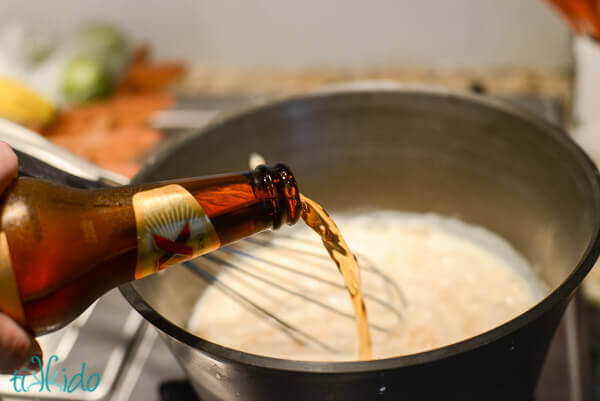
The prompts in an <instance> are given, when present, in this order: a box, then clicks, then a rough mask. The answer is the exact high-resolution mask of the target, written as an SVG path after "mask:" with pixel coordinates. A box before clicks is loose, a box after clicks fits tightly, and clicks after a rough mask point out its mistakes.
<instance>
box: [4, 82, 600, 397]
mask: <svg viewBox="0 0 600 401" xmlns="http://www.w3.org/2000/svg"><path fill="white" fill-rule="evenodd" d="M0 134H2V135H0V139H4V140H7V141H9V143H11V144H12V145H13V146H15V147H16V148H17V149H18V150H21V151H22V153H21V154H20V170H21V172H22V173H25V174H29V175H34V176H40V177H43V178H47V179H50V180H54V181H58V182H63V183H68V184H70V185H74V186H80V187H88V188H90V187H99V186H103V185H106V183H107V182H109V183H110V182H112V183H125V182H126V181H127V180H126V179H124V178H123V177H119V176H117V175H115V174H110V173H108V172H106V171H103V170H101V169H98V168H97V167H95V166H90V165H89V163H85V162H83V161H81V160H79V159H77V158H73V157H71V156H69V155H65V156H64V157H60V158H57V157H56V154H57V153H56V151H57V150H56V149H53V150H52V151H50V152H47V153H46V154H44V155H40V154H38V153H36V152H39V151H40V150H39V149H38V148H40V147H41V148H49V147H48V144H47V143H44V144H42V145H44V146H39V145H40V144H39V143H38V142H40V141H42V140H41V139H40V138H36V137H31V136H30V135H29V134H30V133H29V134H28V133H27V132H25V131H23V130H22V129H20V128H18V127H15V126H14V125H11V124H8V123H6V122H4V121H1V120H0ZM13 134H14V135H13ZM50 147H51V146H50ZM59 151H60V150H59ZM256 151H258V152H260V153H262V154H263V155H264V156H265V157H266V158H267V160H271V161H282V162H285V163H287V164H289V165H290V166H291V167H292V170H293V171H294V173H295V175H296V177H297V179H298V183H299V184H300V188H301V189H302V191H303V192H304V193H306V194H307V195H310V197H312V198H314V199H316V200H318V201H319V202H321V203H322V204H324V205H325V206H326V207H327V208H328V209H329V210H333V211H342V210H344V209H355V208H357V207H362V208H365V209H368V208H392V209H399V210H406V211H415V212H427V211H431V212H436V213H440V214H445V215H452V216H457V217H460V218H461V219H463V220H465V221H467V222H469V223H473V224H479V225H482V226H485V227H487V228H488V229H490V230H492V231H495V232H497V233H499V234H500V235H502V236H503V237H505V238H506V239H507V240H508V241H510V242H511V243H512V245H513V246H514V247H515V248H516V249H517V250H519V251H520V252H521V253H522V254H523V255H524V256H525V257H526V258H527V259H528V260H529V261H530V262H531V263H532V264H533V266H535V268H536V271H537V273H538V274H539V275H540V277H541V278H542V279H543V280H544V281H545V282H546V283H547V284H548V286H549V287H550V288H551V289H552V291H551V293H550V294H549V295H548V296H547V297H546V298H545V299H544V300H543V301H542V302H540V303H539V304H538V305H535V306H534V307H532V308H531V309H530V310H528V311H527V312H525V313H523V314H522V315H520V316H518V317H517V318H515V319H513V320H512V321H509V322H506V323H505V324H503V325H502V326H500V327H498V328H496V329H493V330H491V331H489V332H487V333H482V334H481V335H479V336H476V337H474V338H471V339H468V340H466V341H462V342H460V343H457V344H453V345H451V346H448V347H444V348H440V349H437V350H433V351H430V352H425V353H420V354H415V355H409V356H405V357H399V358H389V359H384V360H376V361H370V362H346V363H323V362H298V361H289V360H280V359H274V358H266V357H260V356H255V355H250V354H246V353H243V352H239V351H236V350H232V349H228V348H225V347H221V346H219V345H217V344H213V343H210V342H208V341H205V340H203V339H201V338H198V337H195V336H194V335H192V334H190V333H188V332H187V331H186V330H185V329H184V327H185V326H186V323H187V319H188V317H189V316H190V314H191V310H192V307H193V305H194V303H195V301H196V299H197V297H198V296H199V295H200V294H201V293H202V291H203V290H204V288H205V287H204V286H205V284H204V282H203V281H202V280H201V279H200V278H198V277H197V276H196V275H195V274H192V273H191V272H190V271H188V270H187V269H186V268H185V267H174V268H171V269H169V270H167V271H165V272H163V273H161V274H159V275H156V276H154V277H149V278H146V279H144V280H141V281H138V282H135V283H132V284H129V285H125V286H123V287H122V291H123V293H124V294H125V296H126V297H127V299H128V300H129V301H130V302H131V304H132V305H133V306H134V307H135V308H136V309H137V310H138V311H139V312H140V313H141V314H142V315H143V316H144V317H145V318H146V319H148V320H149V321H150V322H152V323H153V324H154V325H155V326H156V327H158V328H159V332H160V333H161V335H162V337H163V338H164V340H165V341H166V342H167V344H168V345H169V347H170V348H171V350H172V351H173V353H174V354H175V355H176V357H177V358H178V359H179V361H180V363H181V364H182V366H183V367H184V368H185V370H186V371H187V373H188V375H189V377H190V379H191V381H192V383H193V385H194V387H195V389H196V390H197V392H198V393H199V394H200V396H201V397H202V399H203V401H217V400H221V401H225V400H227V401H229V400H244V401H254V400H260V401H265V400H267V401H268V400H298V401H304V400H315V399H316V400H344V401H352V400H361V401H363V400H371V399H373V400H380V399H381V400H396V399H406V400H442V399H443V400H461V401H463V400H478V401H479V400H482V399H485V400H521V399H523V400H527V399H530V397H531V394H532V392H533V389H534V387H535V384H536V380H537V377H538V375H539V372H540V368H541V365H542V362H543V360H544V356H545V354H546V351H547V349H548V345H549V343H550V341H551V339H552V336H553V334H554V332H555V329H556V327H557V325H558V322H559V320H560V318H561V316H562V313H563V312H564V309H565V307H566V305H567V303H568V301H569V300H570V298H571V297H572V295H573V293H574V291H575V290H576V289H577V286H578V285H579V284H580V283H581V281H582V280H583V278H584V277H585V275H586V274H587V273H588V271H589V270H590V269H591V267H592V265H593V263H594V261H595V260H596V258H597V256H598V253H599V251H600V245H599V243H600V240H599V235H598V233H599V228H600V185H599V180H598V172H597V170H596V168H595V167H594V165H593V164H592V162H591V161H590V160H589V159H588V158H587V157H586V156H585V154H584V153H583V152H582V151H581V150H580V149H579V148H578V147H577V146H576V145H575V144H574V143H573V142H572V141H571V140H570V139H569V138H568V137H567V135H566V134H565V133H564V132H563V131H561V130H560V129H559V128H557V127H555V126H552V125H549V124H547V123H545V122H543V121H540V120H538V119H536V118H533V117H531V116H529V115H526V114H524V113H522V112H520V111H517V110H513V109H512V108H510V107H508V106H506V105H505V104H501V103H498V102H494V101H491V100H489V99H484V98H481V97H478V96H470V95H459V94H455V93H449V92H445V91H439V90H424V89H410V88H405V89H398V88H395V87H388V86H386V85H383V86H382V85H379V84H378V85H377V86H376V87H373V86H372V85H366V86H362V87H360V86H359V87H357V88H350V89H348V88H345V89H344V88H342V89H335V90H327V91H322V92H320V93H315V94H310V95H306V96H302V97H297V98H292V99H289V100H284V101H279V102H275V103H272V104H268V105H264V106H260V107H253V108H250V109H247V110H244V111H241V112H238V113H234V114H232V115H229V116H227V117H224V118H222V119H220V120H218V121H216V122H215V123H213V124H212V125H210V126H209V127H207V128H206V129H204V130H202V131H200V132H197V133H194V134H191V135H189V136H186V137H184V138H182V139H181V140H180V141H179V142H177V143H175V144H173V146H171V147H169V148H168V149H164V150H163V151H162V152H161V153H160V154H158V155H157V156H156V157H155V158H153V159H151V163H149V164H148V165H147V166H145V167H144V169H143V170H142V171H141V173H140V174H139V175H138V176H137V177H136V178H135V180H134V182H144V181H154V180H162V179H168V178H175V177H187V176H193V175H205V174H212V173H221V172H227V171H232V170H245V169H247V165H246V163H247V159H248V155H249V153H251V152H256ZM28 154H29V155H28ZM30 155H33V156H35V157H36V158H38V159H42V160H45V161H46V162H47V163H49V164H50V166H48V165H41V164H40V163H39V161H38V160H36V158H31V157H30ZM63 170H67V171H69V172H71V173H73V174H75V175H77V177H74V176H73V175H70V174H65V173H64V171H63ZM240 324H243V322H240Z"/></svg>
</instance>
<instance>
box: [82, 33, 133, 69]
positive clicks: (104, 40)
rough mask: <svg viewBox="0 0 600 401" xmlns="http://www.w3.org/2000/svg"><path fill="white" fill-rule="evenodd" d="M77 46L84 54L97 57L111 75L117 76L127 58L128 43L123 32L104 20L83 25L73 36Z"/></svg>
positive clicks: (128, 51)
mask: <svg viewBox="0 0 600 401" xmlns="http://www.w3.org/2000/svg"><path fill="white" fill-rule="evenodd" d="M75 39H76V42H77V46H78V47H79V48H80V49H81V50H82V51H83V52H85V53H86V54H91V55H94V56H96V57H98V58H99V59H100V60H101V61H102V62H103V63H104V64H105V65H106V66H107V67H108V70H109V72H110V74H111V75H112V76H113V77H116V76H118V75H119V74H120V73H121V72H122V70H123V69H124V68H125V66H126V65H127V62H128V60H129V53H130V49H129V44H128V42H127V38H126V37H125V34H124V33H123V32H122V31H121V30H120V29H119V28H117V27H116V26H114V25H111V24H109V23H106V22H93V23H90V24H87V25H84V26H83V27H82V28H81V29H80V31H79V32H78V33H77V34H76V36H75Z"/></svg>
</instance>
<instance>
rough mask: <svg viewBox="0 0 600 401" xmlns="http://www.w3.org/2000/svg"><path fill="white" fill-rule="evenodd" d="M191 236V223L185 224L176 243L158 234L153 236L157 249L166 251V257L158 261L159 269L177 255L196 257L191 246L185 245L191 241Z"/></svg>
mask: <svg viewBox="0 0 600 401" xmlns="http://www.w3.org/2000/svg"><path fill="white" fill-rule="evenodd" d="M190 235H191V231H190V225H189V223H185V226H184V227H183V228H182V229H181V232H180V233H179V235H178V236H177V238H176V239H175V241H171V240H170V239H167V238H165V237H162V236H160V235H158V234H152V238H154V243H155V244H156V247H157V248H159V249H162V250H163V251H165V253H164V255H163V256H161V258H160V260H159V261H158V267H159V268H160V267H161V266H163V265H164V264H165V263H167V262H168V261H169V260H170V259H171V258H172V257H173V256H175V255H185V256H193V255H194V249H193V248H192V247H191V246H189V245H185V243H186V242H187V241H188V240H189V239H190Z"/></svg>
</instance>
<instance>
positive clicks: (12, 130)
mask: <svg viewBox="0 0 600 401" xmlns="http://www.w3.org/2000/svg"><path fill="white" fill-rule="evenodd" d="M0 141H4V142H6V143H8V144H9V145H10V146H11V147H12V148H13V149H14V150H15V153H17V156H18V157H19V175H23V176H29V177H36V178H41V179H46V180H49V181H52V182H55V183H58V184H65V185H69V186H73V187H78V188H102V187H107V186H115V185H127V184H129V178H127V177H125V176H122V175H120V174H117V173H114V172H112V171H109V170H105V169H103V168H101V167H98V166H96V165H95V164H93V163H90V162H88V161H87V160H84V159H82V158H81V157H79V156H76V155H74V154H73V153H71V152H69V151H67V150H65V149H63V148H61V147H60V146H57V145H55V144H53V143H51V142H50V141H48V140H47V139H46V138H44V137H42V136H41V135H38V134H36V133H35V132H33V131H30V130H28V129H26V128H23V127H21V126H19V125H17V124H15V123H13V122H10V121H7V120H5V119H1V118H0Z"/></svg>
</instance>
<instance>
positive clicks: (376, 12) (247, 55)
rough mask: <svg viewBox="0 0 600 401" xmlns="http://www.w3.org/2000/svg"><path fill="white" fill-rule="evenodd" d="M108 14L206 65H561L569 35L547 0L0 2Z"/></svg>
mask: <svg viewBox="0 0 600 401" xmlns="http://www.w3.org/2000/svg"><path fill="white" fill-rule="evenodd" d="M90 17H106V18H111V19H113V20H114V21H116V22H118V23H120V24H122V25H123V26H124V27H125V28H126V29H127V30H128V31H129V32H130V33H131V34H132V35H133V37H134V38H136V39H144V40H150V41H152V42H153V43H154V44H155V49H156V54H157V55H158V56H159V57H160V58H165V59H166V58H175V59H185V60H189V61H192V62H196V63H200V64H201V65H204V66H208V67H221V66H227V67H236V68H243V69H252V68H256V67H258V68H264V67H267V68H285V69H297V68H307V67H309V68H310V67H336V68H337V67H342V68H343V67H352V68H363V67H402V66H404V67H415V66H419V67H420V66H428V67H448V68H456V67H476V68H478V67H482V68H486V67H503V66H526V67H540V66H541V67H561V66H566V65H569V63H570V56H569V34H568V31H567V28H566V26H565V24H563V22H562V21H561V20H559V18H558V17H557V16H556V15H555V13H554V11H553V10H551V9H550V7H549V6H548V5H547V3H546V2H545V1H544V0H374V1H367V0H345V1H342V0H337V1H333V0H303V1H290V0H139V1H125V0H88V1H84V0H52V1H50V0H41V1H34V0H0V24H1V23H4V22H6V21H9V20H24V21H28V22H30V23H34V24H41V25H43V26H53V27H55V28H58V29H63V30H65V29H68V28H69V27H72V26H73V25H74V24H76V23H77V22H78V21H81V20H82V19H85V18H90Z"/></svg>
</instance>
